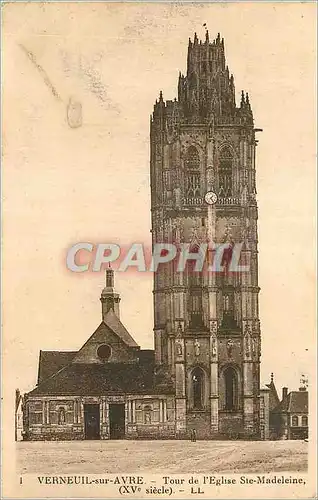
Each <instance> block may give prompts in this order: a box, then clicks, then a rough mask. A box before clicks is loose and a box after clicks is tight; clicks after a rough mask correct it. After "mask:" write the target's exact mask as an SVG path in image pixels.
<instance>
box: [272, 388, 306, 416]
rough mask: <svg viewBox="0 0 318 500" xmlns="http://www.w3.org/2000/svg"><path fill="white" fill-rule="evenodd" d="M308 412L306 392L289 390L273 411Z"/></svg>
mask: <svg viewBox="0 0 318 500" xmlns="http://www.w3.org/2000/svg"><path fill="white" fill-rule="evenodd" d="M285 412H286V413H308V392H307V391H291V392H290V393H289V394H287V396H286V397H285V398H284V399H283V400H282V401H281V402H280V403H279V404H278V405H277V406H276V408H275V409H274V410H273V413H285Z"/></svg>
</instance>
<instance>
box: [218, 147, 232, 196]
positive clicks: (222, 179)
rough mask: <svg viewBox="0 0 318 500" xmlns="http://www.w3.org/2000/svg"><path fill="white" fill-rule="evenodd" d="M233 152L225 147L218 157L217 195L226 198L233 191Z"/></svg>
mask: <svg viewBox="0 0 318 500" xmlns="http://www.w3.org/2000/svg"><path fill="white" fill-rule="evenodd" d="M232 167H233V154H232V151H231V150H230V148H228V147H225V148H223V149H222V150H221V152H220V157H219V197H220V198H228V197H230V196H232V191H233V185H232V184H233V182H232V179H233V172H232Z"/></svg>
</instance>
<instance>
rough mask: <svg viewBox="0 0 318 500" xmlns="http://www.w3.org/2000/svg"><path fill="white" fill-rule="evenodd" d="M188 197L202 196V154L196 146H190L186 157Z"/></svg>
mask: <svg viewBox="0 0 318 500" xmlns="http://www.w3.org/2000/svg"><path fill="white" fill-rule="evenodd" d="M185 179H186V185H185V188H186V189H185V190H186V197H187V198H198V197H200V192H201V190H200V156H199V153H198V150H197V148H196V147H195V146H190V147H189V149H188V151H187V154H186V158H185Z"/></svg>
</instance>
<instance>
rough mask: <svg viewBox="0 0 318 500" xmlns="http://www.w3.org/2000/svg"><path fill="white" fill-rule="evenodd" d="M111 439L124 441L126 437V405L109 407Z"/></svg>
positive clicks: (111, 405)
mask: <svg viewBox="0 0 318 500" xmlns="http://www.w3.org/2000/svg"><path fill="white" fill-rule="evenodd" d="M109 426H110V439H124V437H125V405H124V404H110V405H109Z"/></svg>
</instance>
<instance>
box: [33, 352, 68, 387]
mask: <svg viewBox="0 0 318 500" xmlns="http://www.w3.org/2000/svg"><path fill="white" fill-rule="evenodd" d="M76 353H77V351H40V357H39V370H38V382H37V383H38V384H41V382H43V380H46V379H47V378H49V377H51V375H53V374H54V373H56V372H58V371H59V370H60V369H61V368H63V367H64V366H66V365H68V364H69V363H71V361H72V359H73V358H74V356H75V354H76Z"/></svg>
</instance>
